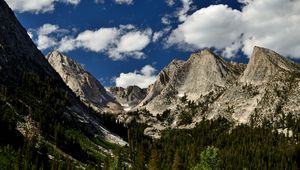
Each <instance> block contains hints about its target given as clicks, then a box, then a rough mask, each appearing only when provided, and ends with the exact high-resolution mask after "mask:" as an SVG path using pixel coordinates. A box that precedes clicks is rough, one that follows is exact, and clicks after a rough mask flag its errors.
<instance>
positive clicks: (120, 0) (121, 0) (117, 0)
mask: <svg viewBox="0 0 300 170" xmlns="http://www.w3.org/2000/svg"><path fill="white" fill-rule="evenodd" d="M114 2H115V3H117V4H127V5H131V4H133V0H114Z"/></svg>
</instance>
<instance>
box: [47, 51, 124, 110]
mask: <svg viewBox="0 0 300 170" xmlns="http://www.w3.org/2000/svg"><path fill="white" fill-rule="evenodd" d="M47 59H48V61H49V63H50V64H51V65H52V67H53V68H54V69H55V70H56V71H57V73H58V74H59V75H60V76H61V78H62V79H63V80H64V82H65V83H66V84H67V85H68V86H69V87H70V88H71V90H72V91H73V92H74V93H75V94H76V95H77V96H79V97H80V99H81V100H82V101H83V102H84V103H85V104H86V105H87V106H90V107H92V108H93V109H95V110H96V111H99V112H101V111H102V112H113V113H118V112H122V107H121V106H120V104H119V103H118V102H116V101H115V99H114V98H113V97H112V96H111V95H109V94H108V93H107V91H106V89H105V88H104V87H103V86H102V85H101V83H100V82H99V81H98V80H97V79H96V78H95V77H93V76H92V75H91V74H90V73H88V72H87V71H85V70H84V68H83V67H82V66H81V65H80V64H79V63H77V62H76V61H74V60H72V59H71V58H69V57H67V56H65V55H63V54H61V53H60V52H58V51H53V52H51V53H50V54H48V55H47Z"/></svg>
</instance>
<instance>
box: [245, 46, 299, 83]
mask: <svg viewBox="0 0 300 170" xmlns="http://www.w3.org/2000/svg"><path fill="white" fill-rule="evenodd" d="M299 71H300V68H299V65H297V64H295V63H293V62H291V61H289V60H288V59H286V58H284V57H282V56H280V55H279V54H278V53H276V52H274V51H272V50H269V49H266V48H262V47H257V46H256V47H254V49H253V53H252V56H251V58H250V62H249V64H248V66H247V68H246V70H245V72H244V74H243V76H242V77H241V79H240V81H241V82H244V83H251V84H261V83H264V82H268V81H270V80H272V79H273V78H274V77H275V76H278V74H281V73H288V72H299Z"/></svg>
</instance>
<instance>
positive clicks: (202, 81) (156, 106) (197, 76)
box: [140, 50, 237, 114]
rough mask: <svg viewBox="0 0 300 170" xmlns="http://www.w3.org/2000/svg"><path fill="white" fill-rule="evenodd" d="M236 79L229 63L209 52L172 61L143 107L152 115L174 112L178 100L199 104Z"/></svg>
mask: <svg viewBox="0 0 300 170" xmlns="http://www.w3.org/2000/svg"><path fill="white" fill-rule="evenodd" d="M236 79H237V71H236V70H235V68H234V67H232V66H231V65H230V64H229V63H226V62H225V61H224V60H223V59H221V58H220V57H218V56H217V55H215V54H213V53H212V52H210V51H208V50H204V51H202V52H200V53H196V54H193V55H191V57H190V58H189V59H188V60H187V61H173V62H172V63H171V64H170V65H168V66H167V67H166V68H165V69H164V70H162V71H161V72H160V74H159V77H158V79H157V81H156V82H155V84H154V86H153V87H152V89H151V90H150V92H149V94H148V96H146V98H145V99H144V101H143V102H142V103H141V105H140V106H144V107H145V108H146V109H148V110H149V111H150V112H153V113H155V114H156V113H162V112H163V111H164V110H166V109H175V106H176V104H177V103H178V99H180V98H181V97H183V96H187V99H188V100H197V99H199V98H200V97H201V96H202V95H206V94H208V93H209V92H211V91H214V90H217V89H220V88H224V87H227V86H228V85H230V84H232V83H233V82H235V80H236Z"/></svg>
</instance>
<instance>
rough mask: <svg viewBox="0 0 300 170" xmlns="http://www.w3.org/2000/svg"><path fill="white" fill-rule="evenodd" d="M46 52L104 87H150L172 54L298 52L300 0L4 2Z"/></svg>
mask: <svg viewBox="0 0 300 170" xmlns="http://www.w3.org/2000/svg"><path fill="white" fill-rule="evenodd" d="M6 2H8V4H9V5H10V6H11V8H13V10H14V11H15V13H16V16H17V18H18V19H19V20H20V22H21V23H22V24H23V26H24V27H25V28H26V29H27V30H28V32H29V34H30V35H31V36H32V39H33V40H34V42H35V43H36V44H37V46H38V47H39V49H40V50H41V51H42V52H43V53H44V54H45V55H46V54H47V53H48V52H50V51H52V50H54V49H59V50H60V51H63V53H64V54H66V55H67V56H69V57H72V58H73V59H75V60H76V61H78V62H79V63H81V64H82V65H83V66H84V67H85V69H86V70H87V71H89V72H90V73H92V74H93V75H94V76H95V77H96V78H97V79H99V80H100V81H101V83H102V84H104V85H105V86H113V85H115V84H117V85H119V86H127V85H132V84H136V85H139V86H145V87H146V86H147V85H149V84H150V83H152V82H153V81H154V80H155V76H156V75H157V74H158V73H159V71H160V70H161V69H162V68H163V67H165V66H166V65H167V64H168V63H170V62H171V61H172V60H173V59H174V58H177V59H183V60H186V59H187V58H188V57H189V55H190V54H191V53H193V52H196V51H199V50H201V49H203V48H211V49H212V50H214V51H215V52H217V53H218V54H219V55H222V56H223V57H225V58H226V59H227V60H234V61H238V62H244V63H245V62H247V61H248V56H250V54H251V51H252V48H253V46H254V45H259V46H264V47H267V48H271V49H273V50H275V51H277V52H279V53H280V54H282V55H284V56H287V57H291V58H293V59H296V60H297V59H298V58H299V57H300V30H299V28H300V12H299V11H300V3H299V1H286V0H102V1H99V0H98V2H96V1H95V0H44V1H43V2H41V1H39V0H6Z"/></svg>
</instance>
